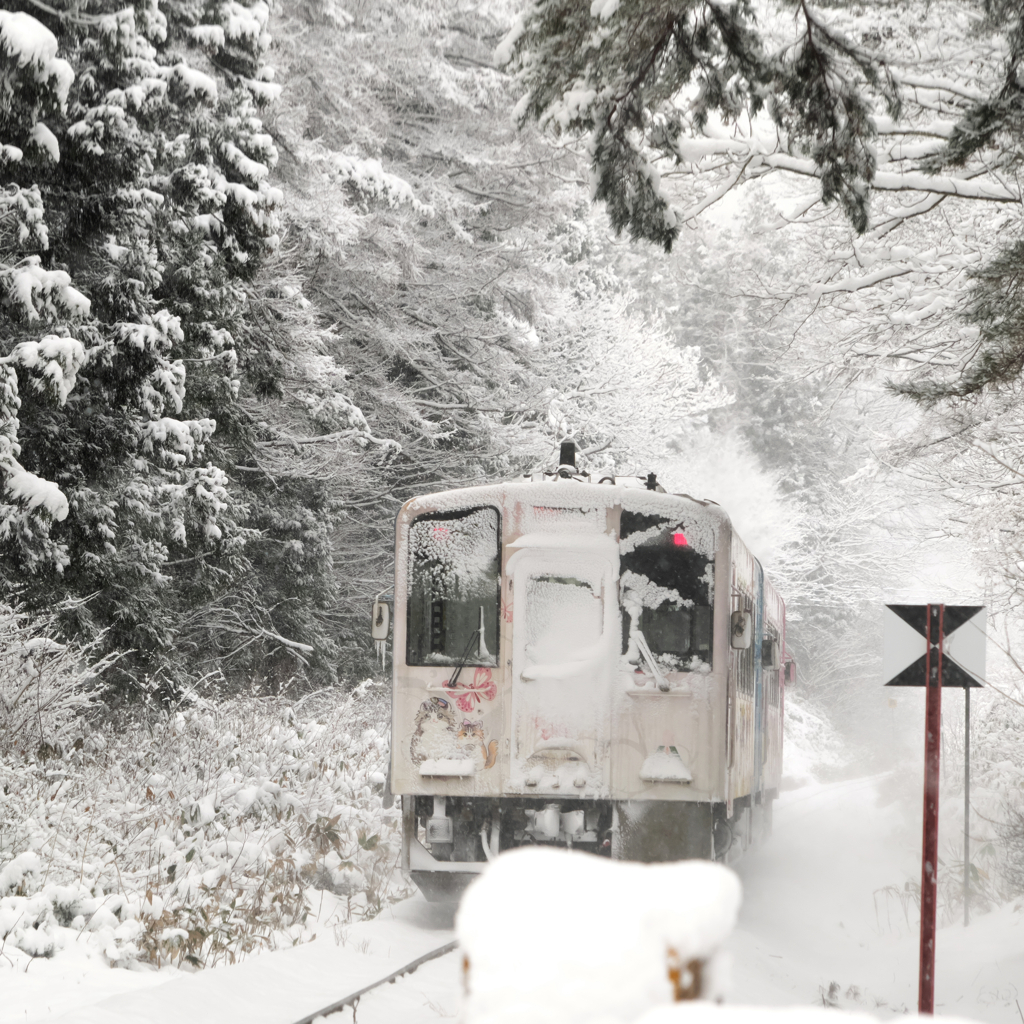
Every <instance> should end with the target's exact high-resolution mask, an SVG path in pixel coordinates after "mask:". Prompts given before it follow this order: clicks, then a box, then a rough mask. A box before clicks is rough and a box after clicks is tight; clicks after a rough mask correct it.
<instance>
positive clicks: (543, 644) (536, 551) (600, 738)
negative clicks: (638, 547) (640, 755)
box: [508, 536, 621, 799]
mask: <svg viewBox="0 0 1024 1024" xmlns="http://www.w3.org/2000/svg"><path fill="white" fill-rule="evenodd" d="M542 539H543V540H548V539H549V538H547V537H545V538H542ZM523 540H524V541H525V542H526V543H524V544H522V546H519V547H518V550H516V552H515V553H514V554H513V555H512V557H511V558H510V559H509V563H508V569H509V572H510V574H511V576H512V579H513V594H514V605H513V607H514V618H513V623H512V636H513V643H512V706H511V715H512V722H511V750H510V765H509V782H510V784H511V786H512V788H513V789H514V790H516V791H518V792H521V793H523V794H524V795H533V794H536V795H537V796H541V795H548V796H555V795H557V796H559V797H561V798H562V799H578V798H580V797H583V796H590V797H595V796H598V795H599V794H600V793H601V792H603V791H604V789H605V788H606V787H607V782H608V756H609V742H608V737H609V735H610V730H609V704H610V700H609V698H610V693H611V681H612V678H613V674H614V668H615V665H616V662H617V659H618V656H619V643H620V640H619V636H620V628H621V627H620V625H619V610H618V600H617V592H616V589H615V579H616V574H617V565H618V552H617V549H616V547H615V545H614V541H613V540H612V539H611V538H609V537H606V536H600V537H593V538H587V540H588V541H590V542H591V543H588V544H586V545H581V546H580V548H578V549H575V548H572V547H566V546H565V545H564V544H563V545H562V546H560V547H559V548H558V549H555V550H553V549H552V548H551V547H550V546H549V545H547V544H545V545H544V546H543V547H540V548H536V547H531V546H530V545H529V540H530V538H529V537H527V538H524V539H523Z"/></svg>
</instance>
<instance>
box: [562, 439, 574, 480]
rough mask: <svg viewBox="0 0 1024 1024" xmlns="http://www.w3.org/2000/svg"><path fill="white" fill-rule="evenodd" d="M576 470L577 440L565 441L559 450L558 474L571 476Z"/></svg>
mask: <svg viewBox="0 0 1024 1024" xmlns="http://www.w3.org/2000/svg"><path fill="white" fill-rule="evenodd" d="M575 472H576V442H575V441H573V440H572V439H571V438H570V439H569V440H566V441H563V442H562V444H561V446H560V448H559V451H558V475H559V476H571V475H572V474H573V473H575Z"/></svg>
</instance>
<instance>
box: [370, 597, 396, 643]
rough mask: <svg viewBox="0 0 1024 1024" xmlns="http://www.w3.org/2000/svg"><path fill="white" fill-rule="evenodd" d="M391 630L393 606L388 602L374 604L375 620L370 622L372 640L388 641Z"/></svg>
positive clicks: (375, 602)
mask: <svg viewBox="0 0 1024 1024" xmlns="http://www.w3.org/2000/svg"><path fill="white" fill-rule="evenodd" d="M390 629H391V605H389V604H388V603H387V601H374V602H373V618H372V619H371V620H370V639H372V640H387V638H388V632H389V631H390Z"/></svg>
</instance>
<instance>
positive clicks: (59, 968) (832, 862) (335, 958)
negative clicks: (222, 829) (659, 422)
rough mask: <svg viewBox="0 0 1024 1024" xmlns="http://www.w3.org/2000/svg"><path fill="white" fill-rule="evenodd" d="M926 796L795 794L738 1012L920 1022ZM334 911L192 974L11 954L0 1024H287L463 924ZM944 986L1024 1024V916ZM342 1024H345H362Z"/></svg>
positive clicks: (452, 995)
mask: <svg viewBox="0 0 1024 1024" xmlns="http://www.w3.org/2000/svg"><path fill="white" fill-rule="evenodd" d="M915 788H916V780H915V779H913V778H911V777H907V773H899V772H897V773H891V774H885V775H876V776H871V777H861V778H854V779H849V780H846V781H842V782H835V783H831V784H827V785H825V784H821V783H816V782H806V783H805V784H804V785H801V786H799V788H796V789H793V790H790V791H787V792H785V793H783V795H782V797H781V799H780V800H779V803H778V805H777V808H776V816H775V834H774V837H773V838H772V840H771V842H769V843H768V844H766V845H765V846H764V847H763V848H762V849H760V850H758V851H757V852H755V853H753V854H751V855H749V856H748V857H747V858H745V859H744V860H743V861H742V862H740V864H738V865H737V871H738V873H739V875H740V877H741V879H742V881H743V889H744V899H743V906H742V908H741V911H740V917H739V924H738V927H737V929H736V931H735V932H734V934H733V936H732V938H731V939H730V941H729V949H730V951H731V953H732V957H733V968H732V978H733V984H732V992H731V996H730V1000H729V1001H730V1002H732V1003H758V1004H763V1005H805V1006H806V1005H813V1004H817V1005H819V1006H820V1005H822V1003H825V1004H829V1005H838V1006H840V1007H842V1008H848V1009H859V1010H866V1011H868V1012H870V1013H873V1014H875V1015H876V1016H879V1017H885V1016H888V1015H890V1014H892V1013H903V1012H906V1011H910V1012H913V1011H914V1010H915V1009H916V1002H917V946H918V932H917V924H916V918H915V916H914V913H915V912H914V908H913V906H912V905H911V906H910V907H909V916H907V915H905V913H904V910H903V907H902V904H901V902H900V899H899V898H898V896H897V895H896V889H898V888H899V887H900V886H902V884H903V882H904V881H905V880H906V879H907V878H912V877H914V875H915V872H916V870H919V869H918V868H917V862H916V861H915V858H916V856H917V849H916V848H915V842H914V839H915V835H914V833H915V830H916V829H917V825H916V823H914V822H912V821H908V815H907V814H906V808H907V806H908V802H909V801H908V798H909V797H911V796H912V794H913V791H914V790H915ZM918 842H919V839H918ZM918 848H919V847H918ZM331 899H332V898H331V897H326V901H327V902H326V903H325V905H324V907H323V909H322V911H321V914H320V920H321V922H322V924H321V925H320V927H319V929H318V936H317V940H316V941H315V942H314V943H312V944H308V945H305V946H301V947H297V948H295V949H292V950H286V951H283V952H274V953H264V954H262V955H260V956H259V957H254V958H251V959H250V960H248V961H247V962H246V963H244V964H242V965H240V966H237V967H226V968H218V969H216V970H214V971H207V972H203V973H200V974H197V975H192V976H183V975H182V974H181V972H177V971H173V970H162V971H159V972H142V971H125V970H113V969H111V968H109V967H107V966H106V962H105V961H104V960H103V958H102V956H100V955H99V954H98V953H97V954H95V955H94V956H93V957H91V958H90V957H89V956H88V951H87V950H84V951H83V949H81V948H78V947H77V946H76V943H75V942H74V935H73V933H70V934H69V936H68V938H69V942H68V945H67V947H66V948H65V949H64V950H63V951H61V952H60V953H59V954H58V955H57V956H55V957H54V958H52V959H50V960H43V959H36V960H31V961H30V960H29V958H28V957H27V956H24V955H23V954H21V953H20V952H18V951H17V950H13V951H12V950H10V949H8V950H7V951H5V952H4V953H3V954H2V955H0V992H2V998H0V1024H14V1022H26V1024H27V1022H31V1021H43V1020H54V1019H62V1020H64V1021H66V1022H71V1021H75V1022H82V1024H85V1022H100V1021H106V1022H121V1021H128V1020H132V1021H135V1022H153V1024H156V1022H160V1024H163V1022H164V1021H167V1022H170V1021H172V1020H173V1021H181V1020H183V1019H188V1020H189V1024H202V1022H203V1021H205V1020H209V1021H211V1022H213V1021H214V1019H216V1020H217V1021H218V1024H222V1022H223V1021H224V1020H225V1019H239V1020H241V1019H245V1020H246V1022H247V1024H258V1022H262V1021H266V1022H267V1024H290V1022H291V1021H294V1020H297V1019H298V1018H299V1017H300V1016H302V1014H303V1013H306V1012H312V1010H313V1009H316V1008H318V1007H319V1006H323V1005H325V1004H326V1003H329V1002H330V1001H331V1000H332V999H336V998H339V997H340V996H342V995H343V994H346V993H347V992H350V991H352V990H354V989H357V988H359V987H361V986H362V985H364V984H366V983H367V981H369V980H372V979H374V978H378V977H382V976H384V975H386V974H388V973H389V972H390V971H392V970H394V969H395V968H397V967H398V966H400V965H402V964H404V963H407V962H408V961H410V960H412V959H414V958H415V957H417V956H419V955H421V954H422V953H424V952H426V951H427V950H429V949H433V948H435V947H436V946H439V945H441V944H442V943H444V942H446V941H448V940H450V938H451V937H452V931H451V926H452V917H451V912H450V911H446V910H445V909H444V908H441V907H432V906H430V905H427V904H425V903H424V902H423V901H422V899H421V898H419V897H416V898H414V899H411V900H407V901H405V902H403V903H399V904H397V905H396V906H394V907H392V908H390V909H388V910H385V912H384V913H383V914H382V915H381V916H380V917H379V918H377V919H375V920H371V921H366V922H361V923H356V924H352V925H349V926H347V927H346V928H345V929H344V930H342V929H340V928H336V927H335V926H333V925H332V924H331V923H330V922H331V920H332V919H333V920H335V921H336V920H337V919H338V918H337V913H336V909H337V908H335V907H334V906H332V904H331V902H330V901H331ZM494 927H495V928H500V927H501V923H500V922H498V921H495V923H494ZM936 979H937V987H936V1004H937V1012H938V1013H939V1014H944V1015H949V1016H957V1017H967V1018H974V1019H977V1020H981V1021H990V1022H992V1024H1014V1022H1016V1024H1020V1022H1021V1021H1022V1017H1021V1014H1020V1013H1019V1011H1018V1008H1017V1004H1016V1001H1017V1000H1021V1002H1022V1004H1024V907H1021V908H1016V909H1015V908H1014V907H1012V906H1010V907H1004V908H1003V909H1001V910H999V911H996V912H994V913H991V914H989V915H986V916H982V917H979V918H977V919H976V920H975V921H973V922H972V924H971V926H970V927H969V928H968V929H966V930H965V929H964V927H963V925H962V923H954V924H950V925H948V926H946V927H943V928H942V929H941V930H940V933H939V938H938V953H937V968H936ZM165 982H166V984H164V983H165ZM460 989H461V979H460V967H459V957H458V955H457V954H451V955H448V956H446V957H443V958H441V959H439V960H436V961H433V962H431V963H429V964H426V965H424V966H423V967H421V968H420V969H419V970H418V971H417V972H416V973H415V974H413V975H411V976H409V977H407V978H405V979H403V980H401V981H400V982H399V983H398V984H396V985H394V986H390V985H389V986H385V987H384V988H382V989H379V990H377V991H375V992H373V993H371V994H369V995H367V996H366V997H364V998H363V1000H361V1002H360V1004H359V1008H358V1021H359V1024H421V1022H427V1021H437V1020H439V1019H447V1018H451V1017H453V1016H454V1015H455V1014H456V1013H457V1010H458V1006H459V999H460ZM270 994H272V998H271V995H270ZM246 1000H248V1001H249V1002H248V1003H246ZM101 1001H102V1003H101ZM242 1006H246V1007H247V1010H246V1013H245V1015H244V1016H240V1015H239V1010H240V1008H241V1007H242ZM90 1007H92V1009H90ZM229 1008H230V1010H231V1013H230V1017H229V1018H225V1011H227V1010H228V1009H229ZM186 1015H187V1017H186ZM331 1019H332V1021H338V1022H339V1024H341V1022H342V1021H347V1020H351V1019H352V1014H351V1012H349V1011H346V1012H345V1013H343V1014H339V1015H338V1016H337V1017H333V1018H331Z"/></svg>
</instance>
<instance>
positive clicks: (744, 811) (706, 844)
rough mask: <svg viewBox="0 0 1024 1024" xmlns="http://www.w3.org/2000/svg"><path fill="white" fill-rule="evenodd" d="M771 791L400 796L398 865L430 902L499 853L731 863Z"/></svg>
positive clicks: (766, 818)
mask: <svg viewBox="0 0 1024 1024" xmlns="http://www.w3.org/2000/svg"><path fill="white" fill-rule="evenodd" d="M777 796H778V793H777V792H776V791H774V790H772V791H767V792H765V793H764V794H763V799H762V798H761V797H760V796H758V797H755V798H754V800H753V802H752V801H751V798H750V797H743V798H740V799H737V800H735V801H734V802H733V814H732V816H729V814H728V811H727V805H726V804H724V803H699V802H691V801H667V800H664V801H659V800H633V801H613V800H560V801H555V800H552V799H550V798H543V797H540V798H531V797H521V798H513V797H502V798H493V797H443V796H405V797H403V798H402V815H403V836H404V844H403V851H402V854H403V857H402V861H403V867H404V869H405V870H406V871H407V873H408V874H409V875H410V876H411V878H412V880H413V882H414V883H415V884H416V885H417V887H418V888H419V889H420V890H421V891H422V892H423V893H424V895H425V896H426V898H427V899H428V900H430V901H432V902H444V901H448V900H456V899H458V897H459V895H460V894H461V893H462V891H463V890H464V889H465V887H466V886H467V885H468V884H469V883H470V882H471V881H472V880H473V879H474V878H475V877H476V875H477V874H479V873H480V872H481V871H482V870H483V869H484V867H485V866H486V864H487V862H488V861H489V860H492V859H493V858H494V857H496V856H497V855H498V853H499V852H501V851H505V850H510V849H513V848H515V847H519V846H559V847H562V848H566V849H577V850H583V851H586V852H589V853H593V854H596V855H598V856H604V857H611V858H615V859H620V860H632V861H643V862H647V863H651V862H658V861H675V860H688V859H702V860H717V861H722V862H724V863H734V862H735V861H736V860H737V859H738V858H739V857H740V856H741V855H742V853H743V851H744V850H746V849H747V848H749V847H750V846H752V845H755V844H756V843H758V842H759V841H760V840H762V839H764V838H767V837H768V836H769V835H770V834H771V821H772V803H773V801H774V800H775V798H776V797H777Z"/></svg>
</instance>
